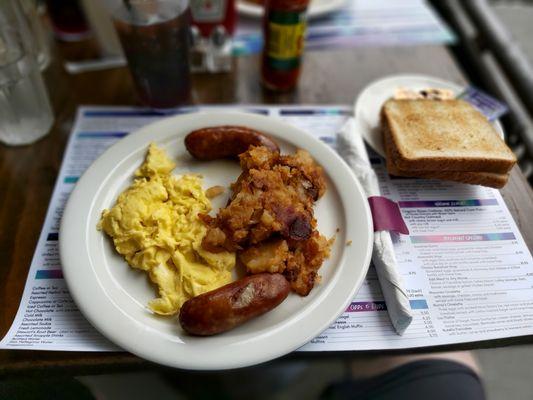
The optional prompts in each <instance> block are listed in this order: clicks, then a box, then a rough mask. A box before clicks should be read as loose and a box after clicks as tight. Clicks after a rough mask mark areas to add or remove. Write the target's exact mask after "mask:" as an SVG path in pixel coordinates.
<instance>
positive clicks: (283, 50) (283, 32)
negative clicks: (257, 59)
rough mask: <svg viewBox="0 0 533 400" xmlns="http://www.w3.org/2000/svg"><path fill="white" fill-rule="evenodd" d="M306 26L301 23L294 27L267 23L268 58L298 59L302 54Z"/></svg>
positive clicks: (303, 22)
mask: <svg viewBox="0 0 533 400" xmlns="http://www.w3.org/2000/svg"><path fill="white" fill-rule="evenodd" d="M305 28H306V24H305V21H301V22H299V23H297V24H294V25H287V24H279V23H276V22H272V21H270V22H269V23H268V33H269V35H268V43H267V44H266V50H267V55H268V57H271V58H276V59H293V58H298V57H300V56H301V55H302V52H303V41H304V35H305Z"/></svg>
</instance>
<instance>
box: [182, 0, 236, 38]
mask: <svg viewBox="0 0 533 400" xmlns="http://www.w3.org/2000/svg"><path fill="white" fill-rule="evenodd" d="M191 14H192V20H193V25H196V26H197V27H198V29H199V30H200V33H201V34H202V36H203V37H209V36H211V33H212V32H213V30H214V29H215V28H216V27H217V26H223V27H224V29H225V30H226V32H227V33H228V34H229V35H230V36H232V35H233V32H234V31H235V24H236V22H237V13H236V9H235V0H191Z"/></svg>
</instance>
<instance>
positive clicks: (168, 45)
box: [113, 0, 191, 109]
mask: <svg viewBox="0 0 533 400" xmlns="http://www.w3.org/2000/svg"><path fill="white" fill-rule="evenodd" d="M113 19H114V22H115V27H116V29H117V32H118V35H119V38H120V42H121V44H122V48H123V49H124V54H125V55H126V58H127V60H128V65H129V68H130V72H131V74H132V77H133V81H134V83H135V86H136V87H137V92H138V93H139V96H140V98H141V100H142V102H143V103H144V104H146V105H148V106H150V107H152V108H156V109H165V108H172V107H176V106H178V105H181V104H186V103H188V102H190V99H191V79H190V71H189V28H190V13H189V1H188V0H125V1H124V2H122V3H121V4H120V5H119V6H118V8H117V9H116V10H115V11H114V12H113Z"/></svg>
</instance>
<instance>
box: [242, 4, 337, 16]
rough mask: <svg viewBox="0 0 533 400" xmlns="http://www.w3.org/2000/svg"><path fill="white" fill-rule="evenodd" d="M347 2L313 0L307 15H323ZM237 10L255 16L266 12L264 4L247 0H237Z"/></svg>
mask: <svg viewBox="0 0 533 400" xmlns="http://www.w3.org/2000/svg"><path fill="white" fill-rule="evenodd" d="M345 3H346V0H311V3H310V4H309V11H308V13H307V16H308V17H309V18H318V17H322V16H324V15H326V14H329V13H332V12H334V11H337V10H339V9H340V8H342V6H344V4H345ZM237 11H239V13H240V14H242V15H245V16H247V17H254V18H259V17H262V16H263V14H264V8H263V6H261V5H259V4H254V3H250V2H248V1H246V0H237Z"/></svg>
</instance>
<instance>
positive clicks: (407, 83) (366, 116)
mask: <svg viewBox="0 0 533 400" xmlns="http://www.w3.org/2000/svg"><path fill="white" fill-rule="evenodd" d="M398 87H404V88H408V89H414V90H420V89H425V88H439V89H449V90H451V91H453V92H454V94H455V95H458V94H460V93H461V92H463V90H464V88H463V87H462V86H460V85H458V84H456V83H453V82H449V81H445V80H442V79H439V78H434V77H431V76H426V75H394V76H389V77H386V78H383V79H380V80H377V81H374V82H372V83H370V84H369V85H368V86H366V88H365V89H364V90H363V91H362V92H361V93H360V94H359V96H358V97H357V99H356V100H355V105H354V115H355V120H356V122H357V124H358V127H359V129H360V132H361V134H362V135H363V137H364V138H365V140H366V142H367V143H368V144H369V145H370V146H371V147H372V148H373V149H374V150H375V151H376V152H377V153H379V154H381V155H382V156H383V157H385V150H384V149H383V142H382V135H381V129H380V128H379V118H380V117H379V116H380V111H381V107H382V106H383V103H385V101H387V100H388V99H389V98H391V97H392V96H394V93H395V90H396V89H397V88H398ZM493 126H494V128H496V131H497V132H498V133H499V134H500V135H501V137H502V138H503V128H502V126H501V124H500V122H499V121H494V122H493Z"/></svg>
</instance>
